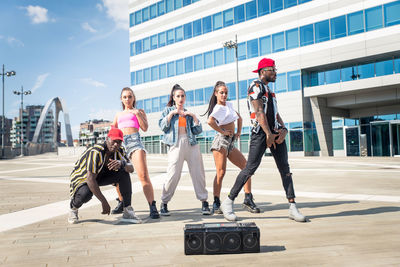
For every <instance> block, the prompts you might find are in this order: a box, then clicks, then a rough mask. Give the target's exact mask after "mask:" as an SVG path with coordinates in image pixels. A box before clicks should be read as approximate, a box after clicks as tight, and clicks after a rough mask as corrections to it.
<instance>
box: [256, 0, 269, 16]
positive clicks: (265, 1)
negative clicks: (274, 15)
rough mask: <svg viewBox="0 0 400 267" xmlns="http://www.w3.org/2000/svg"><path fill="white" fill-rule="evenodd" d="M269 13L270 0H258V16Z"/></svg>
mask: <svg viewBox="0 0 400 267" xmlns="http://www.w3.org/2000/svg"><path fill="white" fill-rule="evenodd" d="M268 13H269V0H258V16H259V17H260V16H263V15H265V14H268Z"/></svg>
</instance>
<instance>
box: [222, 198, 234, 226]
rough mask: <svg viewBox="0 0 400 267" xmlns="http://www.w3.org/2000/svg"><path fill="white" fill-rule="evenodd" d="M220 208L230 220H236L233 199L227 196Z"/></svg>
mask: <svg viewBox="0 0 400 267" xmlns="http://www.w3.org/2000/svg"><path fill="white" fill-rule="evenodd" d="M220 210H221V211H222V213H223V214H224V217H225V219H227V220H228V221H236V220H237V217H236V214H235V213H234V212H233V200H231V199H230V198H229V197H227V198H226V199H225V200H224V201H223V202H222V203H221V206H220Z"/></svg>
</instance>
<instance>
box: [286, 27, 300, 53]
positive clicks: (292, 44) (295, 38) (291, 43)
mask: <svg viewBox="0 0 400 267" xmlns="http://www.w3.org/2000/svg"><path fill="white" fill-rule="evenodd" d="M285 34H286V49H292V48H296V47H299V29H292V30H288V31H286V32H285Z"/></svg>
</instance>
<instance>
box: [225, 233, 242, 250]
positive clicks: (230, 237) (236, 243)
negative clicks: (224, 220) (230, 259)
mask: <svg viewBox="0 0 400 267" xmlns="http://www.w3.org/2000/svg"><path fill="white" fill-rule="evenodd" d="M241 244H242V240H241V239H240V235H239V234H238V233H228V234H226V235H225V236H224V246H223V249H224V250H225V251H228V252H233V251H237V250H240V245H241Z"/></svg>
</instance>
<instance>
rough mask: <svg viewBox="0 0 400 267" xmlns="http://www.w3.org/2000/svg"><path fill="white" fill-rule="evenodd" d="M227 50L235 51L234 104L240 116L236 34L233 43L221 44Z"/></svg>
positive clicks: (230, 41)
mask: <svg viewBox="0 0 400 267" xmlns="http://www.w3.org/2000/svg"><path fill="white" fill-rule="evenodd" d="M223 46H224V47H226V48H227V49H235V61H236V104H237V112H238V113H239V114H240V106H239V63H238V41H237V34H235V41H232V40H229V41H227V42H225V43H224V44H223ZM238 147H239V151H240V150H241V149H240V136H239V137H238Z"/></svg>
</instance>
